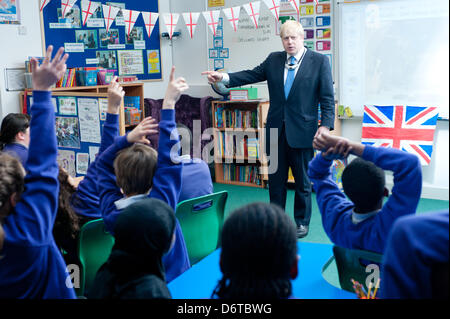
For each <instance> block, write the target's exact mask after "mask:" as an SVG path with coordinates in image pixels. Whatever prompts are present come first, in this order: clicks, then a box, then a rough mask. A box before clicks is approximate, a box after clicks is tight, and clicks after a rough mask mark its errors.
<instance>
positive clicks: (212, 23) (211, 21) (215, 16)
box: [203, 10, 220, 36]
mask: <svg viewBox="0 0 450 319" xmlns="http://www.w3.org/2000/svg"><path fill="white" fill-rule="evenodd" d="M203 16H204V17H205V20H206V23H207V24H208V26H209V28H210V29H211V31H212V33H213V34H214V36H216V29H217V26H218V25H219V16H220V10H213V11H204V12H203Z"/></svg>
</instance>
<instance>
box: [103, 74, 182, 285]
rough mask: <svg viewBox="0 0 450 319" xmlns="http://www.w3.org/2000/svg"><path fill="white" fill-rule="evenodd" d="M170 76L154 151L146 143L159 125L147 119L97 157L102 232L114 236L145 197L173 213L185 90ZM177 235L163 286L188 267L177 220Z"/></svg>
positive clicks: (166, 263) (167, 257) (166, 259)
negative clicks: (120, 220)
mask: <svg viewBox="0 0 450 319" xmlns="http://www.w3.org/2000/svg"><path fill="white" fill-rule="evenodd" d="M174 72H175V68H172V71H171V75H170V82H169V85H168V88H167V91H166V96H165V98H164V102H163V109H162V111H161V117H162V120H161V122H160V123H159V129H160V136H159V148H158V152H156V151H155V150H154V149H152V148H151V147H149V146H148V144H149V143H150V142H149V141H148V140H147V139H146V138H145V136H147V135H150V134H154V133H156V130H155V129H156V127H157V126H158V125H157V124H154V120H153V119H152V118H150V117H147V118H145V119H144V120H143V121H142V122H141V123H140V124H139V125H137V126H136V128H135V129H133V130H132V131H131V132H130V133H128V134H127V135H126V136H120V137H117V138H116V140H115V142H114V144H113V145H111V146H110V147H109V148H108V149H106V150H105V151H104V152H103V153H102V154H101V155H100V156H99V157H98V160H97V161H98V162H97V170H98V174H97V179H98V188H99V190H100V208H101V212H102V216H103V221H104V223H105V228H106V230H107V231H109V232H111V233H112V234H113V235H114V233H115V230H114V227H115V222H116V219H117V216H118V215H119V214H120V213H121V212H122V211H123V209H125V208H126V207H127V206H129V205H130V204H132V203H134V202H136V201H139V200H141V199H143V198H145V197H153V198H158V199H161V200H163V201H165V202H166V203H168V204H169V206H170V207H172V209H173V210H175V209H176V205H177V203H178V197H179V192H180V188H181V174H182V165H181V164H180V161H179V155H178V147H179V143H178V142H179V140H178V134H177V132H176V126H175V110H174V107H175V103H176V101H177V100H178V99H179V97H180V95H181V93H182V92H183V91H185V90H186V89H187V88H188V85H187V84H186V82H185V80H184V79H183V78H177V79H174ZM145 144H147V145H145ZM116 179H117V183H116ZM175 236H176V239H175V244H174V246H173V248H172V249H171V250H170V251H169V252H168V253H167V254H166V255H165V256H164V258H163V262H164V266H165V269H166V277H167V278H166V279H167V282H170V281H171V280H172V279H173V278H175V277H177V276H178V275H180V274H181V273H183V272H184V271H185V270H186V269H188V268H189V267H190V264H189V258H188V253H187V250H186V244H185V242H184V238H183V234H182V231H181V228H180V225H179V223H178V221H176V227H175Z"/></svg>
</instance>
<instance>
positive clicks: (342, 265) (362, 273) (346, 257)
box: [322, 245, 383, 292]
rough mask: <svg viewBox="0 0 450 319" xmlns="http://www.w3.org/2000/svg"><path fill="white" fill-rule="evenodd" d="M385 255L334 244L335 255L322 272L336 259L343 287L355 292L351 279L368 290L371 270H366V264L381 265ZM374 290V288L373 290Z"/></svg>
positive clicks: (340, 282)
mask: <svg viewBox="0 0 450 319" xmlns="http://www.w3.org/2000/svg"><path fill="white" fill-rule="evenodd" d="M382 258H383V255H381V254H377V253H374V252H371V251H366V250H357V249H347V248H343V247H340V246H337V245H334V246H333V256H332V257H331V258H330V259H329V260H328V261H327V263H326V264H325V266H324V267H323V268H322V272H324V270H325V269H326V268H327V267H328V266H329V265H330V264H331V262H332V261H333V259H335V260H336V266H337V270H338V276H339V284H340V285H341V288H342V289H344V290H347V291H350V292H355V291H354V289H353V284H352V281H351V279H354V280H356V281H357V282H359V283H360V284H361V285H363V287H364V288H365V289H366V291H368V287H367V286H366V278H367V276H368V275H370V274H371V273H370V272H366V266H367V265H369V264H378V265H381V261H382ZM372 291H373V290H372Z"/></svg>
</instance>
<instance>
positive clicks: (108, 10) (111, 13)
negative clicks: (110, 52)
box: [102, 4, 120, 32]
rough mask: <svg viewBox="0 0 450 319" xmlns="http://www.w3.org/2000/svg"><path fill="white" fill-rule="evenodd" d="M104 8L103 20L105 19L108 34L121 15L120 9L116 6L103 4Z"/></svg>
mask: <svg viewBox="0 0 450 319" xmlns="http://www.w3.org/2000/svg"><path fill="white" fill-rule="evenodd" d="M102 7H103V18H104V19H105V24H106V32H108V31H109V27H111V24H112V23H113V21H114V19H115V18H116V16H117V14H118V13H119V11H120V8H119V7H114V6H107V5H105V4H103V5H102Z"/></svg>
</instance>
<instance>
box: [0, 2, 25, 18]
mask: <svg viewBox="0 0 450 319" xmlns="http://www.w3.org/2000/svg"><path fill="white" fill-rule="evenodd" d="M19 2H20V0H0V23H3V24H20V8H19Z"/></svg>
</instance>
